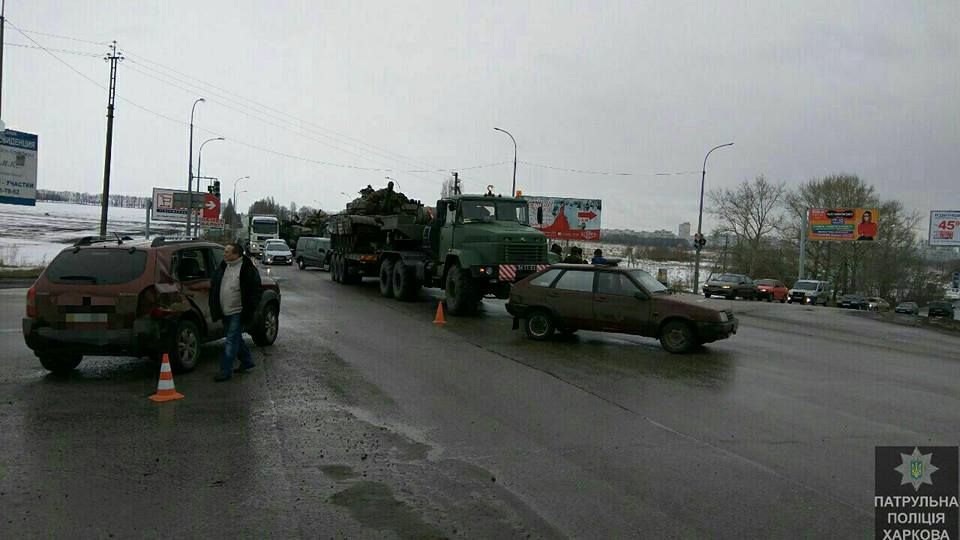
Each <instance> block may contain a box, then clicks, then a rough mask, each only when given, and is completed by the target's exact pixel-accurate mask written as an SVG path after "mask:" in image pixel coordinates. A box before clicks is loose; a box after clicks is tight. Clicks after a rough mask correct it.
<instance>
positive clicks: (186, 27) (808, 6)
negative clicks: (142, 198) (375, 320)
mask: <svg viewBox="0 0 960 540" xmlns="http://www.w3.org/2000/svg"><path fill="white" fill-rule="evenodd" d="M6 13H7V17H8V18H9V20H10V22H11V23H12V24H14V25H16V26H17V27H19V28H21V29H24V30H31V31H35V32H44V33H52V34H61V35H64V36H70V37H74V38H81V39H84V40H90V41H95V42H105V41H109V40H113V39H115V40H117V42H118V43H119V47H120V49H121V50H123V51H125V52H126V53H127V54H128V57H129V60H127V61H125V62H123V63H121V65H120V69H119V75H118V90H117V94H118V96H119V97H120V98H125V99H127V100H130V101H132V102H134V103H136V104H138V105H141V106H143V107H146V108H147V109H150V110H151V111H154V112H156V113H159V114H161V115H163V116H166V117H169V118H170V119H173V120H176V122H174V121H171V120H169V119H164V118H160V117H158V116H155V115H153V114H151V113H149V112H146V111H144V110H141V109H138V108H136V107H135V106H134V105H132V104H131V103H130V102H128V101H123V100H122V99H121V100H119V101H118V103H117V109H116V120H115V136H114V148H113V169H112V171H113V173H112V178H113V181H112V187H111V191H112V192H113V193H124V194H138V195H149V193H150V190H151V188H152V187H153V186H158V187H170V188H180V189H185V188H186V182H187V149H188V143H187V141H188V139H187V134H188V130H187V128H186V126H185V124H186V123H188V122H189V118H190V107H191V105H192V104H193V100H194V99H195V98H197V97H205V98H207V103H203V104H200V105H198V107H197V115H196V126H197V131H196V132H195V139H196V143H197V146H199V143H200V142H202V141H203V140H205V139H207V138H210V137H213V136H216V135H223V136H225V137H226V138H227V139H228V141H226V142H211V143H209V144H208V145H207V146H206V147H205V148H204V151H203V171H202V172H203V174H204V175H205V176H216V177H219V178H220V179H221V181H222V184H223V188H222V189H223V192H224V193H225V198H224V200H225V199H226V197H228V196H230V195H232V187H233V181H234V179H236V178H238V177H241V176H247V175H249V176H250V177H251V180H250V181H243V182H241V183H240V186H241V187H240V188H239V189H241V190H243V189H247V190H249V191H248V192H247V193H244V194H242V195H241V196H240V198H241V205H242V206H243V207H246V205H247V204H249V203H250V202H251V201H252V200H254V199H256V198H260V197H263V196H268V195H272V196H274V197H275V198H276V199H277V200H278V201H279V202H282V203H284V204H289V202H290V201H296V202H297V203H298V204H300V205H302V204H307V205H311V206H318V205H319V206H322V207H324V208H328V209H334V210H336V209H340V208H342V207H343V205H344V203H345V202H346V201H347V200H348V199H352V198H353V195H354V194H355V192H356V191H357V190H359V189H360V188H362V187H364V186H365V185H367V184H373V185H374V186H375V187H378V185H382V184H383V183H384V182H385V181H384V180H383V177H384V176H392V177H395V178H397V179H398V180H399V184H400V188H401V190H402V191H404V192H405V193H407V194H408V195H410V196H413V197H415V198H420V199H422V200H424V201H425V202H427V201H430V204H432V203H433V202H434V201H435V200H436V199H437V196H438V195H439V191H440V183H441V181H442V179H443V178H444V177H445V176H446V175H447V174H446V173H443V172H440V173H428V172H416V173H414V172H409V171H419V170H426V169H441V170H461V171H462V176H463V177H464V179H465V182H466V186H467V187H468V189H469V190H470V191H477V192H480V191H482V190H483V189H484V187H485V186H486V185H487V184H493V185H495V186H496V189H497V190H498V191H501V192H503V193H508V192H509V190H510V180H511V174H512V159H513V144H512V143H511V141H510V139H509V138H508V137H507V136H506V135H504V134H503V133H499V132H495V131H494V130H493V128H494V127H495V126H497V127H502V128H504V129H507V130H509V131H510V132H511V133H512V134H513V135H514V136H515V137H516V139H517V143H518V145H519V158H520V160H521V161H525V162H529V163H536V164H542V165H549V166H552V167H560V168H569V169H581V170H590V171H610V172H629V173H633V175H632V176H612V175H597V174H583V173H572V172H564V171H559V170H554V169H547V168H542V167H537V166H532V165H528V164H524V163H521V164H520V166H519V170H518V172H517V188H518V189H520V190H522V191H523V192H524V193H525V194H530V195H554V196H569V197H588V198H599V199H602V200H603V204H604V206H603V208H604V212H603V224H604V227H608V228H631V229H648V230H652V229H656V228H668V229H670V230H674V231H675V230H676V226H677V224H678V223H680V222H682V221H691V222H693V223H694V227H696V217H697V215H696V214H697V202H698V196H699V187H700V186H699V183H700V182H699V181H700V175H699V173H698V172H697V173H695V174H684V175H673V176H655V175H654V173H666V172H689V171H699V170H700V167H701V164H702V161H703V156H704V154H705V152H706V151H707V150H708V149H710V148H711V147H712V146H715V145H718V144H722V143H726V142H730V141H732V142H735V146H734V147H732V148H724V149H722V150H718V151H717V152H714V153H713V155H712V156H711V157H710V161H709V162H708V164H707V187H708V189H710V188H716V187H720V186H733V185H735V184H736V183H738V182H740V181H742V180H743V179H746V178H753V177H755V176H757V175H759V174H764V175H766V176H767V177H768V178H770V179H773V180H777V181H784V182H786V183H787V184H788V185H790V186H796V185H798V184H799V183H800V182H803V181H805V180H808V179H810V178H813V177H818V176H823V175H827V174H832V173H837V172H841V171H842V172H849V173H855V174H858V175H860V177H861V178H863V179H865V180H866V181H867V182H869V183H871V184H873V185H874V186H876V187H877V189H878V191H879V192H880V194H881V195H882V196H884V197H886V198H898V199H901V200H902V201H903V202H904V203H905V204H907V205H908V207H909V208H911V209H915V210H918V211H921V212H923V213H924V214H926V213H927V212H929V211H930V210H932V209H958V208H960V196H958V192H960V190H958V185H960V184H958V180H960V179H958V174H957V171H960V144H958V143H960V128H958V125H960V123H958V120H960V114H958V113H960V105H958V103H960V99H958V98H960V69H958V65H960V33H958V31H957V24H958V22H960V3H958V2H956V1H955V0H950V1H944V2H937V1H924V2H916V3H914V4H913V5H908V3H905V2H897V3H894V2H842V1H841V2H838V1H830V2H823V3H818V2H809V1H806V2H757V1H751V2H688V3H680V2H636V1H634V2H623V3H616V2H608V1H604V2H599V1H598V2H585V1H579V2H559V1H556V0H550V1H544V2H521V1H516V0H511V1H509V2H496V3H495V2H451V1H442V2H363V1H356V0H354V1H347V2H323V1H306V0H303V1H297V2H295V1H287V2H283V1H274V2H262V1H261V2H251V1H237V0H229V1H227V0H216V1H213V0H191V1H180V0H163V1H151V2H148V1H145V0H144V1H136V2H131V1H129V0H122V1H98V2H92V1H71V2H64V1H62V0H61V1H46V0H29V1H27V0H7V6H6ZM30 35H31V37H33V39H35V40H36V41H37V42H39V43H40V44H41V45H43V46H44V47H48V48H50V49H66V50H69V51H84V52H93V53H105V52H106V50H107V49H106V47H105V46H101V45H96V44H91V43H87V42H83V41H71V40H67V39H62V38H57V37H51V36H45V35H41V34H30ZM5 41H6V42H7V43H21V44H30V42H29V41H28V40H27V39H25V38H24V37H23V36H22V35H20V34H19V33H18V32H17V31H16V30H14V29H13V28H12V27H10V26H8V27H7V30H6V37H5ZM56 54H57V55H58V56H59V57H60V58H61V59H62V60H63V61H64V62H67V63H69V64H70V65H71V66H73V67H74V68H76V69H77V70H79V71H80V72H82V73H84V74H86V75H87V76H89V77H90V78H92V79H94V80H95V81H97V82H99V83H100V84H101V85H103V86H106V84H107V82H108V75H109V70H108V65H107V63H106V62H104V61H103V60H102V59H100V58H96V57H91V56H80V55H76V54H68V53H60V52H58V53H56ZM167 68H173V69H175V70H177V71H178V72H181V73H182V74H177V73H174V72H171V71H168V70H167ZM158 79H162V80H163V81H166V82H162V81H161V80H158ZM175 79H179V80H175ZM209 85H213V86H215V87H216V88H213V87H211V86H209ZM178 86H179V87H180V88H178ZM243 98H249V99H251V100H254V101H255V102H256V103H259V104H261V105H266V106H267V107H270V108H272V109H275V110H276V111H281V112H276V111H273V110H268V109H263V108H261V107H260V106H258V105H254V104H253V103H251V102H249V101H245V100H244V99H243ZM106 99H107V96H106V91H105V90H104V89H103V88H99V87H97V86H95V85H94V84H93V83H92V82H90V81H88V80H85V79H84V78H82V77H81V76H80V75H78V74H77V73H74V72H72V71H71V70H70V69H69V68H68V67H66V66H65V65H63V64H62V63H59V62H58V61H57V60H56V59H54V58H52V57H51V56H50V55H48V54H46V53H44V52H43V51H40V50H36V49H26V48H19V47H9V46H8V47H7V48H6V49H5V51H4V79H3V111H2V112H3V120H4V121H5V122H6V123H7V126H8V128H11V129H19V130H22V131H27V132H31V133H37V134H39V152H40V157H39V178H38V187H40V188H46V189H67V190H77V191H88V192H99V191H100V187H101V182H102V175H103V153H104V152H103V150H104V134H105V123H106V120H105V107H106ZM285 115H289V116H285ZM177 122H179V123H177ZM214 134H216V135H214ZM279 154H287V155H290V156H297V157H298V158H301V159H297V158H294V157H284V156H282V155H279ZM308 160H312V161H308ZM315 162H327V163H336V164H342V165H350V166H356V167H366V168H384V169H392V170H393V172H383V171H372V170H361V169H355V168H346V167H336V166H330V165H323V164H319V163H315ZM499 162H504V163H503V164H501V165H497V166H492V167H488V168H480V169H466V168H467V167H472V166H477V165H485V164H491V163H499ZM341 193H347V194H349V196H348V195H342V194H341ZM925 221H926V220H924V226H925Z"/></svg>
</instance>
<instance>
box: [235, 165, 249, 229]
mask: <svg viewBox="0 0 960 540" xmlns="http://www.w3.org/2000/svg"><path fill="white" fill-rule="evenodd" d="M249 179H250V177H249V176H241V177H240V178H237V179H236V180H234V181H233V240H234V241H236V240H237V209H238V208H240V205H238V204H237V182H239V181H241V180H249ZM241 193H243V192H242V191H241Z"/></svg>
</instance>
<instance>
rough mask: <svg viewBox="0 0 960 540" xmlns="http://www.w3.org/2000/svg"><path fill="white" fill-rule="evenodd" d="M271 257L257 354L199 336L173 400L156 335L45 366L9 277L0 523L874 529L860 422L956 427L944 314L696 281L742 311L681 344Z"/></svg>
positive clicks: (760, 532)
mask: <svg viewBox="0 0 960 540" xmlns="http://www.w3.org/2000/svg"><path fill="white" fill-rule="evenodd" d="M271 273H272V275H273V276H275V277H279V278H280V279H281V280H282V283H281V287H282V289H283V292H284V298H283V307H282V310H281V331H280V337H279V339H278V341H277V343H276V344H275V345H274V346H273V347H269V348H262V349H261V348H254V354H255V358H256V361H257V362H258V367H257V368H256V369H255V370H254V371H253V372H251V373H249V374H246V375H243V376H235V377H234V379H233V380H232V381H230V382H228V383H224V384H215V383H214V382H213V381H212V377H213V375H214V373H215V371H216V361H217V358H218V355H219V354H220V352H221V351H222V344H220V343H212V344H209V345H207V346H206V347H205V348H204V351H205V360H204V363H203V364H202V365H201V366H200V367H199V368H198V369H197V370H195V371H194V372H192V373H189V374H182V375H179V376H177V377H176V379H175V382H176V385H177V390H178V391H180V392H182V393H183V394H185V395H186V399H183V400H181V401H176V402H171V403H165V404H156V403H153V402H151V401H149V400H147V399H146V396H148V395H150V394H151V393H153V391H154V389H155V387H156V377H157V373H156V372H157V366H156V365H155V364H153V363H151V362H150V361H149V360H147V359H118V358H102V357H101V358H88V359H85V360H84V363H83V364H81V366H80V368H79V369H78V371H77V372H76V373H75V374H74V375H73V376H71V377H69V378H66V379H61V378H56V377H53V376H51V375H48V374H46V373H45V372H44V371H43V369H42V368H41V367H40V365H39V363H38V362H37V361H36V360H35V359H34V357H33V356H32V353H31V352H30V351H29V350H28V349H27V348H26V347H25V346H24V344H23V339H22V336H21V334H20V318H21V316H22V312H23V307H22V306H23V298H24V291H23V290H16V289H12V290H0V350H2V351H3V353H2V358H3V361H2V364H3V369H2V370H0V537H2V538H12V537H24V536H26V537H30V536H38V537H50V536H54V537H64V536H66V537H105V538H108V537H110V536H111V535H113V536H114V537H118V538H119V537H130V536H134V537H143V536H150V537H153V536H160V535H165V536H166V535H171V536H180V537H188V536H189V537H201V536H202V537H253V538H262V537H267V536H271V537H307V538H319V537H324V538H326V537H336V538H357V537H376V538H381V537H387V538H391V537H401V538H424V537H465V538H476V537H483V538H525V537H533V538H541V537H546V538H554V537H585V538H612V537H621V538H625V537H637V538H673V537H680V538H719V537H724V538H756V537H788V538H792V537H798V536H799V537H811V538H820V537H832V538H868V537H871V536H872V535H873V532H872V531H873V507H872V504H873V490H874V462H873V461H874V460H873V456H874V447H875V446H877V445H905V446H908V445H909V446H912V445H917V444H926V445H936V444H944V445H956V444H957V443H958V440H960V390H958V388H960V336H957V335H951V334H946V333H942V332H936V331H933V330H931V329H926V328H919V327H912V326H909V325H892V324H887V323H884V322H881V321H877V320H873V319H872V318H869V317H863V316H860V314H856V313H853V312H847V311H844V310H837V309H832V308H811V307H802V306H796V305H781V304H768V303H758V302H745V301H736V302H732V303H731V302H728V301H725V300H704V301H706V302H711V303H715V304H718V305H732V306H733V309H734V310H735V312H736V313H737V315H738V317H740V319H741V328H740V332H739V333H738V334H737V335H736V336H734V337H733V338H731V339H729V340H725V341H721V342H717V343H713V344H710V345H707V346H706V347H705V348H704V349H702V350H700V351H698V352H695V353H693V354H690V355H685V356H676V355H670V354H668V353H666V352H664V351H663V350H661V349H660V347H659V344H658V343H657V342H656V341H655V340H652V339H647V338H638V337H630V336H621V335H605V334H595V333H581V334H579V335H577V336H575V337H572V338H557V339H555V340H552V341H550V342H546V343H536V342H532V341H529V340H527V339H526V338H525V337H524V336H523V334H522V332H520V331H512V330H511V329H510V327H511V324H510V323H511V320H510V318H509V317H508V315H507V314H506V312H505V311H504V310H503V306H502V301H496V300H486V301H484V304H485V307H484V309H483V311H482V313H481V314H480V315H479V316H478V317H473V318H469V319H462V318H450V317H448V321H449V323H448V324H447V325H446V326H444V327H437V326H434V325H433V324H432V323H431V321H432V320H433V317H434V311H435V309H436V301H437V294H436V293H435V292H434V291H423V292H422V293H421V296H420V299H419V300H418V301H416V302H412V303H400V302H396V301H393V300H386V299H383V298H381V297H380V296H379V294H378V290H377V287H376V284H375V282H373V281H372V280H368V281H366V282H365V283H364V285H362V286H359V287H346V286H342V285H338V284H335V283H332V282H331V281H330V280H329V276H328V274H326V273H323V272H320V271H317V270H307V271H299V270H297V269H296V268H295V267H280V268H273V269H271ZM247 339H249V338H247ZM248 343H249V342H248Z"/></svg>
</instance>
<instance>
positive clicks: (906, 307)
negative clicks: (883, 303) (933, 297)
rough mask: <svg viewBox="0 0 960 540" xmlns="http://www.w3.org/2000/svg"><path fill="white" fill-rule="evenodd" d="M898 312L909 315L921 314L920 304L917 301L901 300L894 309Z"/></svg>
mask: <svg viewBox="0 0 960 540" xmlns="http://www.w3.org/2000/svg"><path fill="white" fill-rule="evenodd" d="M894 311H895V312H897V313H906V314H908V315H919V314H920V306H919V305H918V304H917V303H916V302H900V303H899V304H897V307H896V308H895V309H894Z"/></svg>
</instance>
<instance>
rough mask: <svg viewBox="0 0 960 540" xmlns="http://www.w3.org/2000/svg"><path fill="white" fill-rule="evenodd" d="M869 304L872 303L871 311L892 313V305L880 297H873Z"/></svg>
mask: <svg viewBox="0 0 960 540" xmlns="http://www.w3.org/2000/svg"><path fill="white" fill-rule="evenodd" d="M867 302H869V303H870V306H869V308H870V311H890V303H889V302H887V301H886V300H884V299H883V298H880V297H879V296H871V297H869V298H867Z"/></svg>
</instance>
